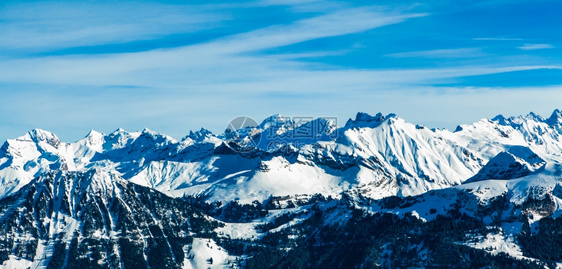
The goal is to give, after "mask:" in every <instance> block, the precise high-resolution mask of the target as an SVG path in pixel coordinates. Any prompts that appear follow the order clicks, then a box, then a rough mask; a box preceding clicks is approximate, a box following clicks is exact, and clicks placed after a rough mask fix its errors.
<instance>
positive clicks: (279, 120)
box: [259, 113, 293, 130]
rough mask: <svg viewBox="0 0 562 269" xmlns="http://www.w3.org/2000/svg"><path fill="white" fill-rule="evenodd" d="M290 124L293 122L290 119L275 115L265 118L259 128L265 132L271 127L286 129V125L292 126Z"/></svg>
mask: <svg viewBox="0 0 562 269" xmlns="http://www.w3.org/2000/svg"><path fill="white" fill-rule="evenodd" d="M292 124H293V121H292V120H291V118H290V117H283V116H281V114H279V113H277V114H274V115H271V116H269V117H267V118H265V119H264V120H263V121H262V123H260V125H259V126H260V127H261V128H262V129H264V130H265V129H269V128H271V127H281V126H285V127H288V125H290V126H292Z"/></svg>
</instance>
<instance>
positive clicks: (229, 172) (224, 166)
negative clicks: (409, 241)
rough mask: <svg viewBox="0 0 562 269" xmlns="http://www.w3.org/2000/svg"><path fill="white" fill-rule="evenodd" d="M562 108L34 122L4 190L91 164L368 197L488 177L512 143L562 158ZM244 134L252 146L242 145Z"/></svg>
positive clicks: (234, 196)
mask: <svg viewBox="0 0 562 269" xmlns="http://www.w3.org/2000/svg"><path fill="white" fill-rule="evenodd" d="M561 118H562V116H561V112H560V111H558V110H556V111H554V113H553V114H552V116H551V117H549V118H548V119H544V118H542V117H540V116H537V115H535V114H532V113H531V114H529V115H527V116H522V117H511V118H505V117H503V116H497V117H495V118H494V119H493V120H481V121H479V122H476V123H474V124H471V125H461V126H459V127H458V128H457V130H456V131H455V132H450V131H447V130H435V129H429V128H427V127H424V126H420V125H414V124H410V123H407V122H406V121H404V120H403V119H401V118H399V117H398V116H396V115H394V114H390V115H387V116H383V115H382V114H380V113H379V114H377V115H375V116H370V115H368V114H366V113H358V114H357V116H356V118H355V119H350V120H349V121H347V123H346V124H345V126H343V127H341V128H336V126H335V123H334V122H333V121H330V120H329V119H315V120H312V121H305V122H302V123H300V125H299V124H297V123H295V122H294V121H293V120H292V119H290V118H288V117H282V116H280V115H274V116H272V117H269V118H267V119H266V120H264V122H262V123H261V124H260V125H259V126H256V127H253V128H251V130H246V131H245V132H239V133H238V134H239V135H240V136H241V137H237V139H236V140H235V141H234V140H231V139H228V138H227V135H225V134H219V135H215V134H212V133H211V132H209V131H207V130H205V129H201V130H200V131H197V132H190V133H189V135H187V136H186V137H185V138H184V139H182V140H181V141H177V140H175V139H173V138H171V137H169V136H166V135H163V134H158V133H155V132H153V131H150V130H148V129H145V130H143V131H142V132H127V131H124V130H122V129H119V130H116V131H115V132H113V133H110V134H107V135H105V134H101V133H98V132H95V131H91V132H90V133H89V134H88V135H87V136H86V137H85V138H84V139H81V140H79V141H76V142H74V143H66V142H61V141H60V139H59V138H58V137H57V136H56V135H54V134H52V133H49V132H47V131H43V130H32V131H30V132H29V133H27V134H25V135H24V136H21V137H18V138H16V139H13V140H8V141H6V142H5V143H4V145H3V146H2V148H1V149H0V183H1V185H2V188H0V197H5V196H7V195H9V194H12V193H14V192H15V191H17V190H18V189H20V188H21V187H22V186H24V185H25V184H27V183H29V182H30V181H31V180H32V179H33V178H35V177H37V176H39V175H41V174H42V173H45V172H47V171H51V170H63V171H76V172H84V171H87V170H89V169H92V168H96V167H98V168H103V169H105V170H110V171H113V172H115V173H118V174H119V175H120V176H121V177H123V178H124V179H126V180H129V181H131V182H133V183H137V184H140V185H143V186H148V187H151V188H155V189H157V190H159V191H162V192H164V193H166V194H168V195H170V196H182V195H184V194H187V195H193V194H202V195H205V196H207V197H208V198H209V200H210V201H217V200H241V201H244V202H251V201H253V200H259V201H264V200H265V199H267V198H268V197H270V196H285V195H298V194H314V193H323V194H326V195H334V196H338V195H339V194H341V193H342V192H343V191H347V190H350V189H357V190H360V192H361V193H362V194H363V195H365V196H368V197H371V198H382V197H386V196H391V195H398V196H408V195H416V194H421V193H424V192H426V191H429V190H432V189H441V188H446V187H450V186H454V185H459V184H461V183H462V182H464V181H466V180H468V179H471V178H472V179H471V180H475V179H486V178H487V177H491V176H493V173H494V172H493V171H489V170H490V169H492V170H493V169H494V168H493V167H494V166H497V165H499V166H505V165H504V164H503V163H504V162H506V163H507V162H512V164H515V163H518V160H524V158H523V159H521V158H520V157H517V155H513V154H512V152H514V151H515V149H518V152H524V151H529V152H534V153H536V155H537V158H538V159H540V160H544V162H559V161H561V160H562V156H561V154H562V143H561V142H560V139H559V137H560V135H561V133H560V132H561V131H562V127H561V126H562V125H561V124H562V123H561V120H560V119H561ZM249 142H252V143H251V144H248V143H249ZM240 144H244V145H243V147H244V148H245V149H247V148H248V145H253V146H254V147H252V150H251V151H247V150H244V151H240V150H239V149H240V147H241V145H240ZM510 158H511V159H510ZM489 161H491V163H489ZM531 162H532V163H527V162H525V164H521V165H522V168H521V169H523V170H524V171H523V170H522V171H520V175H523V174H528V173H530V172H532V171H535V170H536V169H538V168H539V167H536V166H537V165H538V166H540V165H539V164H537V163H536V162H535V161H531ZM486 164H488V165H486ZM540 164H542V162H540ZM481 169H484V170H483V171H480V170H481ZM483 173H486V174H483ZM517 175H519V174H515V175H514V176H517ZM497 177H498V178H505V175H504V176H502V175H497Z"/></svg>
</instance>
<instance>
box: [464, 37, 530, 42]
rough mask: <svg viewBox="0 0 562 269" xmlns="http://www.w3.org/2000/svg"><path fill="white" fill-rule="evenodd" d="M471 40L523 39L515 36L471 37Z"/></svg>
mask: <svg viewBox="0 0 562 269" xmlns="http://www.w3.org/2000/svg"><path fill="white" fill-rule="evenodd" d="M472 40H478V41H519V40H523V39H522V38H516V37H477V38H473V39H472Z"/></svg>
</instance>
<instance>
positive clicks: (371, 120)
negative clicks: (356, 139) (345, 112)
mask: <svg viewBox="0 0 562 269" xmlns="http://www.w3.org/2000/svg"><path fill="white" fill-rule="evenodd" d="M391 118H397V116H396V114H394V113H390V114H388V115H386V116H384V115H383V114H382V113H380V112H379V113H377V114H376V115H375V116H371V115H369V114H368V113H365V112H358V113H357V115H355V120H352V119H349V120H348V121H347V123H346V124H345V126H346V127H351V126H357V127H376V126H379V125H380V124H381V123H382V122H384V121H385V120H387V119H391Z"/></svg>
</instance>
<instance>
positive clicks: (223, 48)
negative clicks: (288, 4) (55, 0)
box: [0, 7, 424, 87]
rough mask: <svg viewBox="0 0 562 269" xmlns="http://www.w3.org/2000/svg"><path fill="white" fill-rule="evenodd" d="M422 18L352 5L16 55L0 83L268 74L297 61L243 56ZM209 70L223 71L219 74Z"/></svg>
mask: <svg viewBox="0 0 562 269" xmlns="http://www.w3.org/2000/svg"><path fill="white" fill-rule="evenodd" d="M420 16H424V14H407V15H403V14H390V15H389V14H384V13H380V12H377V11H376V10H373V9H372V8H370V7H367V8H353V9H346V10H340V11H337V12H333V13H329V14H325V15H320V16H316V17H313V18H308V19H303V20H298V21H296V22H294V23H292V24H290V25H282V26H270V27H266V28H263V29H257V30H254V31H250V32H247V33H240V34H235V35H231V36H227V37H224V38H220V39H217V40H214V41H210V42H206V43H201V44H196V45H191V46H185V47H178V48H173V49H166V50H152V51H144V52H138V53H122V54H107V55H71V56H48V57H36V58H29V59H17V60H11V61H5V62H3V63H0V81H4V82H11V83H18V82H22V81H27V82H33V83H51V84H57V83H61V84H77V85H99V86H102V85H139V84H140V85H141V86H149V87H174V85H185V84H184V83H190V84H198V82H199V81H201V79H203V80H204V79H205V78H211V79H212V80H214V81H216V79H217V76H219V77H220V78H223V79H225V80H226V81H229V80H231V79H234V78H238V79H240V78H241V77H248V75H247V74H251V77H256V76H271V74H266V73H267V72H270V73H275V72H278V71H282V70H283V69H287V68H290V67H291V68H295V67H296V66H300V65H299V64H298V63H296V62H287V61H278V62H274V61H271V59H270V58H268V57H263V56H260V55H256V56H253V57H252V56H247V55H246V56H245V55H241V54H243V53H251V52H258V51H260V50H264V49H268V48H275V47H281V46H287V45H291V44H295V43H299V42H304V41H308V40H313V39H319V38H326V37H333V36H340V35H346V34H352V33H357V32H362V31H366V30H369V29H373V28H377V27H381V26H385V25H390V24H396V23H400V22H403V21H404V20H407V19H410V18H416V17H420ZM232 66H245V70H244V71H252V72H240V69H233V68H231V67H232ZM252 69H255V70H252ZM280 69H281V70H280ZM155 70H159V71H155ZM165 70H167V71H165ZM212 70H215V71H217V70H221V71H222V72H218V74H220V75H217V72H213V71H212ZM206 72H213V73H212V74H213V75H212V76H209V75H210V74H207V73H206ZM244 74H246V75H244ZM248 80H252V79H251V78H248ZM159 82H160V84H159ZM170 83H171V84H170Z"/></svg>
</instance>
